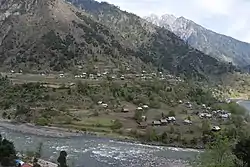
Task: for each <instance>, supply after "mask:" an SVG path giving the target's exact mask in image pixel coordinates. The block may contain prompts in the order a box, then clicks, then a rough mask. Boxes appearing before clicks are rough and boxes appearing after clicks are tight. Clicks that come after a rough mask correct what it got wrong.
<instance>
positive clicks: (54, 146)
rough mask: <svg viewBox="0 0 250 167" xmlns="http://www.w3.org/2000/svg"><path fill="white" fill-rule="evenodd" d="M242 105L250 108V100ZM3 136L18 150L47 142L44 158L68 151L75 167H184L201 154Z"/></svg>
mask: <svg viewBox="0 0 250 167" xmlns="http://www.w3.org/2000/svg"><path fill="white" fill-rule="evenodd" d="M239 104H240V105H241V106H243V107H245V108H246V109H248V110H249V111H250V101H240V102H239ZM0 132H1V134H2V136H3V137H6V138H8V139H10V140H12V141H14V143H15V146H16V149H17V150H18V151H22V152H26V151H34V150H36V149H37V147H38V146H39V143H41V142H42V143H43V151H42V158H43V159H45V160H50V161H52V162H55V161H56V159H57V157H58V154H59V152H60V151H61V150H65V151H67V152H68V161H69V164H72V165H71V166H73V167H142V166H143V167H184V166H187V163H186V162H187V161H188V160H190V159H193V158H194V157H195V156H196V155H197V154H198V153H199V151H198V150H194V149H181V148H170V147H161V146H150V145H143V144H136V143H129V142H121V141H117V140H112V139H108V138H100V137H94V136H87V135H86V136H77V137H65V138H58V137H45V136H38V135H33V134H27V133H25V134H24V133H21V132H14V131H12V130H9V129H6V128H3V127H0Z"/></svg>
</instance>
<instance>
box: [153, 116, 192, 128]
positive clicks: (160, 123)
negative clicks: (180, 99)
mask: <svg viewBox="0 0 250 167" xmlns="http://www.w3.org/2000/svg"><path fill="white" fill-rule="evenodd" d="M175 122H176V118H175V117H167V118H162V119H160V120H155V121H153V122H152V126H166V125H168V124H171V123H175ZM192 123H193V122H192V121H191V120H189V119H185V120H183V124H185V125H191V124H192Z"/></svg>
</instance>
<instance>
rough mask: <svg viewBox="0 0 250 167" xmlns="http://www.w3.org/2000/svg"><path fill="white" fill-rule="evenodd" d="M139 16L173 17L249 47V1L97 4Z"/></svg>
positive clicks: (119, 1) (165, 0) (139, 0)
mask: <svg viewBox="0 0 250 167" xmlns="http://www.w3.org/2000/svg"><path fill="white" fill-rule="evenodd" d="M98 1H106V2H109V3H111V4H114V5H116V6H119V7H120V8H121V9H122V10H126V11H128V12H132V13H135V14H137V15H139V16H148V15H150V14H156V15H159V16H160V15H163V14H173V15H175V16H177V17H180V16H184V17H185V18H187V19H190V20H193V21H194V22H196V23H198V24H201V25H202V26H204V27H206V28H208V29H211V30H213V31H215V32H218V33H221V34H225V35H228V36H231V37H233V38H236V39H239V40H241V41H245V42H249V43H250V0H98Z"/></svg>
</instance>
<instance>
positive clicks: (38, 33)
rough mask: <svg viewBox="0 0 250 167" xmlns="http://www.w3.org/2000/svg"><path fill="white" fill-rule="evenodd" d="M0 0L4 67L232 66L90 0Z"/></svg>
mask: <svg viewBox="0 0 250 167" xmlns="http://www.w3.org/2000/svg"><path fill="white" fill-rule="evenodd" d="M71 2H73V4H75V5H76V6H78V7H80V9H82V10H80V9H77V8H76V7H74V6H73V5H71V4H70V3H66V2H65V1H63V0H44V1H40V0H0V4H1V5H0V18H1V19H0V20H1V21H0V26H1V29H0V34H1V35H0V60H1V61H0V65H1V67H2V68H5V69H6V68H7V69H10V68H21V69H22V70H27V71H29V70H30V69H31V70H34V71H44V70H53V71H62V70H64V71H66V70H74V69H75V68H76V67H77V66H78V65H81V66H85V67H88V68H94V66H98V67H99V66H100V65H103V66H105V67H107V66H108V67H110V68H124V67H126V66H129V67H130V68H132V69H134V71H139V70H141V69H145V68H148V69H152V68H151V67H152V66H154V67H158V68H160V69H164V70H167V71H169V72H171V73H174V74H176V75H183V74H184V75H186V76H190V77H195V78H198V79H200V78H203V79H204V78H207V77H209V76H214V75H218V74H221V73H226V72H228V71H233V70H234V67H233V66H231V65H228V64H223V63H220V62H219V61H217V60H216V59H214V58H212V57H210V56H208V55H205V54H203V53H202V52H200V51H198V50H195V49H193V48H191V47H190V46H188V45H187V44H186V43H185V42H184V41H183V40H181V39H180V38H179V37H177V36H176V35H174V34H173V33H172V32H170V31H168V30H166V29H164V28H159V27H157V26H154V25H153V24H151V23H148V22H146V21H145V20H143V19H141V18H139V17H138V16H135V15H133V14H130V13H127V12H124V11H121V10H120V9H119V8H117V7H115V6H113V5H110V4H107V3H98V2H96V1H92V0H82V1H80V0H79V1H77V0H72V1H71Z"/></svg>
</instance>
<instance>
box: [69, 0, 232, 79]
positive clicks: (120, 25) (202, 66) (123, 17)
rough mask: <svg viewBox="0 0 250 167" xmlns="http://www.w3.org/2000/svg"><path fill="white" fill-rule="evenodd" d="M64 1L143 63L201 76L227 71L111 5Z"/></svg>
mask: <svg viewBox="0 0 250 167" xmlns="http://www.w3.org/2000/svg"><path fill="white" fill-rule="evenodd" d="M67 1H69V2H71V3H72V4H74V5H75V6H77V7H79V8H80V9H82V10H84V11H85V12H87V13H89V14H91V15H92V17H93V18H94V19H96V20H98V21H99V22H101V23H103V24H104V25H106V26H108V27H110V29H112V30H113V31H114V32H115V33H116V34H117V37H118V38H119V39H120V40H121V41H122V43H124V45H126V46H128V47H130V48H131V49H133V50H136V51H137V52H138V55H139V57H140V58H142V59H143V60H144V61H146V62H152V63H153V64H154V65H156V66H159V67H162V68H164V69H167V70H169V71H171V72H172V73H175V74H186V75H190V76H194V77H205V76H207V75H210V74H218V73H221V72H222V71H223V72H225V71H228V70H229V71H230V70H231V69H230V68H231V65H225V64H221V63H220V62H218V61H217V60H216V59H214V58H212V57H210V56H208V55H205V54H203V53H202V52H200V51H198V50H195V49H193V48H191V47H190V46H188V45H187V44H186V43H185V42H184V41H183V40H181V39H180V38H179V37H177V36H176V35H174V34H173V33H172V32H170V31H168V30H166V29H164V28H160V27H158V26H155V25H153V24H151V23H148V22H147V21H145V20H144V19H141V18H140V17H138V16H136V15H134V14H131V13H128V12H125V11H122V10H120V9H119V8H118V7H116V6H114V5H111V4H108V3H106V2H102V3H99V2H96V1H93V0H67Z"/></svg>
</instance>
